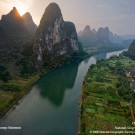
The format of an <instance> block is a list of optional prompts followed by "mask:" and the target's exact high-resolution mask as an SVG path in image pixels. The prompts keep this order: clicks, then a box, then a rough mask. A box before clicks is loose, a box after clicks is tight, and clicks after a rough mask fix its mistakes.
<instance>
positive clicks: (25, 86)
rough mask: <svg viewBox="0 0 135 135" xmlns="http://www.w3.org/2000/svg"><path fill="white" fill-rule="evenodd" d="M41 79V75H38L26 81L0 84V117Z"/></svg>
mask: <svg viewBox="0 0 135 135" xmlns="http://www.w3.org/2000/svg"><path fill="white" fill-rule="evenodd" d="M39 78H40V76H39V74H36V75H33V76H30V77H29V78H27V79H25V80H11V81H9V82H8V83H1V84H0V117H2V116H3V115H4V114H5V113H6V112H7V111H8V110H9V109H10V108H11V107H12V106H13V105H14V104H15V103H17V102H18V100H19V99H21V98H22V97H23V96H24V95H25V94H26V93H27V92H28V91H29V89H30V88H31V87H32V85H33V84H34V83H35V82H36V81H37V80H38V79H39Z"/></svg>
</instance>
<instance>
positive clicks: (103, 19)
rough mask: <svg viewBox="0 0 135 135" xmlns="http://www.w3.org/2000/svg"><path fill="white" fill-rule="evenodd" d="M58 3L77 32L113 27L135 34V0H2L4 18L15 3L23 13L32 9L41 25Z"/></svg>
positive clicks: (35, 19)
mask: <svg viewBox="0 0 135 135" xmlns="http://www.w3.org/2000/svg"><path fill="white" fill-rule="evenodd" d="M51 2H56V3H57V4H58V5H59V6H60V8H61V11H62V14H63V18H64V20H65V21H72V22H74V24H75V25H76V28H77V31H80V30H83V29H84V27H85V26H86V25H90V27H91V29H92V28H95V29H98V28H99V27H106V26H107V27H109V29H110V31H112V32H113V33H116V34H119V35H123V34H135V0H0V17H1V16H2V15H3V14H7V13H8V12H9V11H10V10H12V8H13V6H15V7H16V8H17V9H18V11H19V13H20V14H21V15H23V14H24V13H25V12H30V13H31V15H32V17H33V20H34V22H35V23H36V24H37V25H39V23H40V19H41V17H42V15H43V13H44V11H45V8H46V7H47V6H48V5H49V3H51Z"/></svg>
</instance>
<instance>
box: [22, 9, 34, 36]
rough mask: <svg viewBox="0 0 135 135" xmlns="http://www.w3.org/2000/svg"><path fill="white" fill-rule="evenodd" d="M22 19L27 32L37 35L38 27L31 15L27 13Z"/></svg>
mask: <svg viewBox="0 0 135 135" xmlns="http://www.w3.org/2000/svg"><path fill="white" fill-rule="evenodd" d="M22 18H23V22H24V25H25V26H26V28H27V30H28V31H29V32H30V33H32V34H35V32H36V30H37V25H36V24H35V23H34V21H33V19H32V16H31V14H30V13H29V12H27V13H25V14H24V15H23V16H22Z"/></svg>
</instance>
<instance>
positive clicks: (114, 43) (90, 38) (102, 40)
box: [78, 25, 133, 49]
mask: <svg viewBox="0 0 135 135" xmlns="http://www.w3.org/2000/svg"><path fill="white" fill-rule="evenodd" d="M78 37H79V40H80V42H82V45H83V47H84V48H89V47H98V48H106V49H107V48H108V49H109V48H110V49H113V48H116V49H125V48H128V47H129V45H130V43H131V42H132V40H133V39H132V38H128V37H127V38H125V37H123V36H119V35H117V34H114V33H113V32H111V31H110V30H109V28H108V27H105V28H103V27H100V28H99V29H98V30H97V31H96V30H95V29H91V28H90V26H89V25H87V26H86V27H85V28H84V30H83V31H80V32H79V33H78Z"/></svg>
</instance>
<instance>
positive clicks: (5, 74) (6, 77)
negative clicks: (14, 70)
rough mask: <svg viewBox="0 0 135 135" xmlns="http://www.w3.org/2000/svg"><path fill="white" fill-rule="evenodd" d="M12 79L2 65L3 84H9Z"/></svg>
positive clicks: (0, 70)
mask: <svg viewBox="0 0 135 135" xmlns="http://www.w3.org/2000/svg"><path fill="white" fill-rule="evenodd" d="M10 79H11V76H10V74H9V72H8V71H7V69H6V68H5V67H4V66H1V65H0V80H2V81H3V82H8V81H9V80H10Z"/></svg>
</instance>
